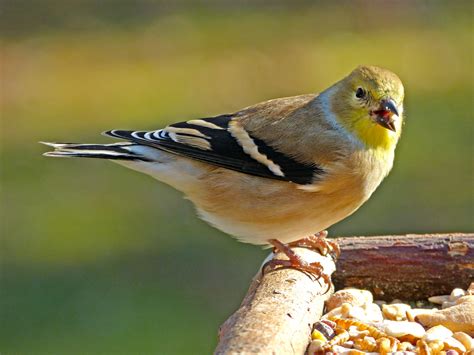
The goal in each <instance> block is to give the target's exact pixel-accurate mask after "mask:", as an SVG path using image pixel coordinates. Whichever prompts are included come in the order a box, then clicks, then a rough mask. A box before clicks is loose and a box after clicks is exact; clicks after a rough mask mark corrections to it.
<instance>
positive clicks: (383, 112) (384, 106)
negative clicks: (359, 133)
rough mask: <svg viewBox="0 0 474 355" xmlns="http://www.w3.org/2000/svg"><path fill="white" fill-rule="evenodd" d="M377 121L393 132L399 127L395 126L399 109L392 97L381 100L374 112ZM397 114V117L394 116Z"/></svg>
mask: <svg viewBox="0 0 474 355" xmlns="http://www.w3.org/2000/svg"><path fill="white" fill-rule="evenodd" d="M372 114H373V116H374V120H375V122H376V123H378V124H379V125H381V126H382V127H384V128H387V129H389V130H391V131H393V132H395V131H396V130H397V129H396V127H395V118H396V117H398V110H397V106H396V104H395V102H394V101H393V100H392V99H384V100H382V101H381V102H380V106H379V108H378V109H377V110H375V111H373V112H372ZM394 116H395V117H394Z"/></svg>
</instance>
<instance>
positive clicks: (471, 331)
mask: <svg viewBox="0 0 474 355" xmlns="http://www.w3.org/2000/svg"><path fill="white" fill-rule="evenodd" d="M326 312H327V313H326V314H325V315H323V317H322V318H321V320H320V321H318V322H317V323H316V324H315V325H314V327H313V332H312V334H311V337H312V341H311V343H310V345H309V347H308V351H307V353H308V354H311V355H312V354H354V355H355V354H391V353H396V354H423V355H424V354H433V355H437V354H441V355H445V354H446V355H456V354H459V355H461V354H473V355H474V340H473V338H472V336H474V283H472V284H471V286H470V287H469V288H468V289H467V290H463V289H460V288H456V289H454V290H453V291H452V292H451V294H450V295H442V296H434V297H430V298H429V299H428V300H427V301H426V302H416V303H411V304H408V303H403V302H401V301H400V300H393V301H392V302H391V303H386V302H384V301H375V302H374V300H373V296H372V294H371V293H370V292H369V291H366V290H359V289H353V288H350V289H343V290H340V291H338V292H336V293H334V294H333V295H332V296H331V297H330V298H329V299H328V301H327V302H326Z"/></svg>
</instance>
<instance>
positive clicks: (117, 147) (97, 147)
mask: <svg viewBox="0 0 474 355" xmlns="http://www.w3.org/2000/svg"><path fill="white" fill-rule="evenodd" d="M40 143H42V144H45V145H47V146H50V147H53V148H54V150H53V151H51V152H46V153H44V154H43V155H44V156H47V157H62V158H73V157H80V158H99V159H109V160H142V161H149V159H147V158H146V157H144V156H142V155H138V154H136V153H134V152H133V151H132V150H131V148H132V147H133V146H136V144H134V143H129V142H120V143H112V144H79V143H52V142H40Z"/></svg>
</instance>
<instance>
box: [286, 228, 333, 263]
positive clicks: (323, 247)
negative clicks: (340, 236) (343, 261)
mask: <svg viewBox="0 0 474 355" xmlns="http://www.w3.org/2000/svg"><path fill="white" fill-rule="evenodd" d="M327 235H328V231H321V232H319V233H316V234H315V235H311V236H309V237H307V238H304V239H300V240H297V241H295V242H292V243H289V244H288V246H289V247H290V248H297V247H301V248H308V249H315V250H318V251H319V253H320V254H321V255H327V254H328V253H333V254H334V255H335V256H336V258H338V257H339V254H341V249H340V248H339V245H338V244H337V242H333V241H329V240H327V239H326V237H327Z"/></svg>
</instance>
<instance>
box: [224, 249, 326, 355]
mask: <svg viewBox="0 0 474 355" xmlns="http://www.w3.org/2000/svg"><path fill="white" fill-rule="evenodd" d="M293 250H294V251H295V252H296V253H297V254H298V255H299V256H300V257H301V258H302V259H303V260H305V261H306V262H315V261H317V262H319V263H321V264H322V266H323V268H324V272H325V273H326V274H327V275H331V274H332V272H333V271H334V269H335V265H334V261H333V260H332V258H331V257H330V256H326V257H323V256H321V255H320V254H319V253H317V252H315V251H312V250H309V249H303V248H294V249H293ZM276 258H277V259H285V256H284V255H283V254H277V255H276ZM327 288H328V286H327V285H326V284H325V283H324V281H323V280H322V279H319V282H318V281H315V280H314V279H313V278H312V277H311V276H308V275H307V274H305V273H303V272H301V271H298V270H294V269H289V268H284V269H283V268H282V269H277V270H274V271H271V272H266V273H265V274H264V275H263V276H262V272H261V271H258V272H257V275H256V276H255V277H254V279H253V281H252V284H251V285H250V288H249V290H248V292H247V295H246V296H245V298H244V300H243V301H242V304H241V305H240V308H239V309H238V310H237V311H236V312H235V313H234V314H233V315H232V316H230V318H229V319H227V321H226V322H225V323H224V324H223V325H222V326H221V328H220V330H219V338H220V341H219V344H218V346H217V349H216V351H215V354H236V353H246V354H272V353H275V351H276V352H277V353H279V354H293V353H294V354H303V353H304V352H305V350H306V347H307V346H308V343H309V341H310V333H311V327H312V325H313V323H314V321H315V320H316V319H319V318H320V317H321V315H322V312H323V308H324V301H325V300H326V299H327V297H329V296H330V294H331V293H332V289H331V290H329V291H328V292H326V290H327Z"/></svg>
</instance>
